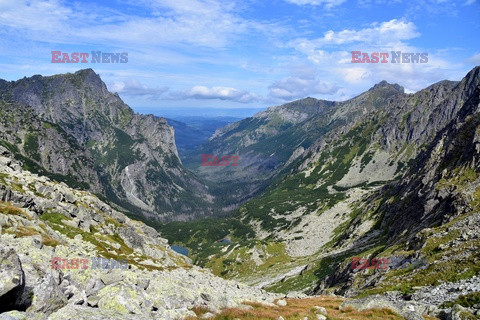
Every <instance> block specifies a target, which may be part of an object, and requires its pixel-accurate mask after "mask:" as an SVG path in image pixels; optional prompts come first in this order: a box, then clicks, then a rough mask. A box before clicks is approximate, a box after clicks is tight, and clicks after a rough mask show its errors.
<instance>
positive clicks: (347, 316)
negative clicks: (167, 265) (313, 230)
mask: <svg viewBox="0 0 480 320" xmlns="http://www.w3.org/2000/svg"><path fill="white" fill-rule="evenodd" d="M286 300H287V305H286V306H285V307H279V306H266V305H263V304H260V303H249V302H246V303H245V304H246V305H249V306H251V307H252V309H250V310H247V309H242V308H229V309H224V310H222V312H221V313H220V314H217V315H216V317H215V318H212V319H214V320H233V319H250V320H252V319H255V320H272V319H273V320H277V319H278V317H280V316H282V317H283V318H284V319H285V320H303V319H305V318H308V319H311V320H314V319H317V318H316V314H315V308H314V307H315V306H321V307H324V308H325V309H326V310H327V313H328V315H327V318H328V319H329V320H401V319H404V318H403V317H402V316H400V315H398V314H396V313H395V312H393V311H392V310H389V309H371V310H364V311H356V310H354V309H353V308H346V309H343V310H340V304H341V303H342V302H343V301H345V299H343V298H340V297H335V296H319V297H313V298H305V299H286ZM193 311H194V312H195V313H196V314H197V316H199V317H201V316H202V315H203V314H205V313H206V312H208V310H207V309H206V308H195V309H193ZM187 319H188V320H193V319H195V318H187ZM425 319H428V320H433V319H436V318H433V317H426V318H425Z"/></svg>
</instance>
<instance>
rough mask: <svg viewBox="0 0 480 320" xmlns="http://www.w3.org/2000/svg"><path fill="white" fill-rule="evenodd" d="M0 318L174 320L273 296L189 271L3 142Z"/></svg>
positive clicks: (163, 244)
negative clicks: (28, 165) (16, 156)
mask: <svg viewBox="0 0 480 320" xmlns="http://www.w3.org/2000/svg"><path fill="white" fill-rule="evenodd" d="M0 186H1V188H0V199H1V201H0V230H1V234H0V263H1V266H2V268H1V269H0V302H1V303H0V308H1V310H0V312H3V313H1V314H0V319H11V318H13V319H33V318H38V319H47V318H48V319H172V320H173V319H181V318H184V317H187V316H193V317H195V316H196V315H195V312H194V311H192V309H193V308H194V307H202V308H204V309H207V310H209V311H210V312H212V313H217V312H219V311H220V310H221V309H223V308H229V307H238V306H241V305H242V303H243V302H246V301H252V302H261V303H266V304H269V303H271V302H273V299H274V298H275V296H273V295H270V294H268V293H266V292H264V291H262V290H259V289H253V288H250V287H248V286H246V285H244V284H241V283H237V282H234V281H226V280H223V279H221V278H218V277H216V276H214V275H212V274H211V273H210V272H209V271H207V270H204V269H200V268H199V267H195V266H192V265H191V263H190V261H189V259H188V258H186V257H184V256H182V255H179V254H177V253H175V252H173V251H172V250H171V249H170V247H169V246H168V243H167V241H166V240H165V239H163V238H161V237H160V235H159V234H158V233H157V232H156V231H155V230H154V229H153V228H151V227H148V226H146V225H145V224H143V223H141V222H138V221H134V220H131V219H129V218H128V217H126V216H125V215H124V214H122V213H120V212H118V211H117V210H115V209H114V208H112V207H110V206H109V205H108V204H106V203H104V202H102V201H101V200H99V199H98V198H97V197H95V196H94V195H92V194H90V193H88V192H85V191H79V190H74V189H71V188H69V187H67V186H66V185H65V184H64V183H58V182H55V181H52V180H50V179H49V178H46V177H43V176H38V175H36V174H32V173H30V172H29V171H26V170H23V169H22V168H21V166H20V164H19V163H18V162H17V161H16V160H13V159H12V158H11V155H10V152H9V151H8V150H6V149H5V148H4V147H1V146H0Z"/></svg>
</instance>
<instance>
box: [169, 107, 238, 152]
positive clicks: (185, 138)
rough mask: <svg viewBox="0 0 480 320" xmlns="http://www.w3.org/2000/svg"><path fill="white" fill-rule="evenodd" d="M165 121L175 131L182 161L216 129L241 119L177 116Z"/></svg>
mask: <svg viewBox="0 0 480 320" xmlns="http://www.w3.org/2000/svg"><path fill="white" fill-rule="evenodd" d="M166 120H167V123H168V124H169V125H171V126H172V127H173V128H174V129H175V144H176V145H177V150H178V154H179V156H180V158H181V159H184V157H185V155H186V154H187V153H188V152H189V151H191V150H193V149H195V148H198V147H199V146H200V145H201V144H202V143H204V142H206V141H207V140H208V138H210V137H211V136H212V135H213V134H214V133H215V131H216V130H217V129H219V128H221V127H224V126H226V125H227V124H230V123H233V122H236V121H239V120H241V118H235V117H200V116H178V117H176V118H174V119H168V118H167V119H166Z"/></svg>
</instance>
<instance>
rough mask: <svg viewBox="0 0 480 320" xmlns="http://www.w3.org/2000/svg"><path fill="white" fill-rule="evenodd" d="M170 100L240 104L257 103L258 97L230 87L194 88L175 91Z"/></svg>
mask: <svg viewBox="0 0 480 320" xmlns="http://www.w3.org/2000/svg"><path fill="white" fill-rule="evenodd" d="M170 97H171V98H172V99H179V100H183V99H219V100H231V101H235V102H241V103H249V102H253V101H258V100H259V96H258V95H256V94H253V93H249V92H247V91H240V90H237V89H235V88H230V87H206V86H194V87H192V88H191V89H189V90H186V91H177V92H172V93H171V94H170Z"/></svg>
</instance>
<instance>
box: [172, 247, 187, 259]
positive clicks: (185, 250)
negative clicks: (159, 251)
mask: <svg viewBox="0 0 480 320" xmlns="http://www.w3.org/2000/svg"><path fill="white" fill-rule="evenodd" d="M170 248H172V250H173V251H175V252H177V253H180V254H183V255H184V256H187V257H188V249H187V248H185V247H183V246H179V245H174V246H170Z"/></svg>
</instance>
